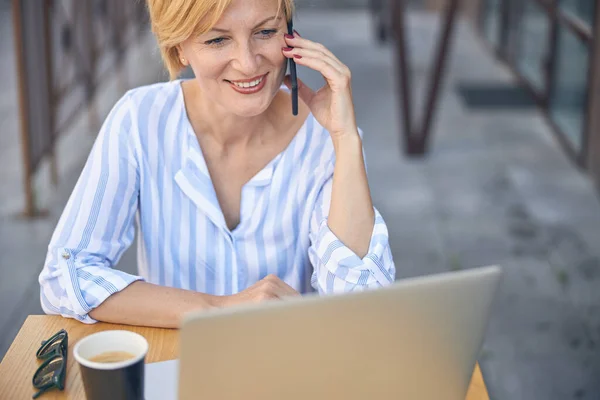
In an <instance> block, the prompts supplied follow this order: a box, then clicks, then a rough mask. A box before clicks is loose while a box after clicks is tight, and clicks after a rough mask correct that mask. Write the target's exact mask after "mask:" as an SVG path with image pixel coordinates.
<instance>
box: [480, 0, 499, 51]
mask: <svg viewBox="0 0 600 400" xmlns="http://www.w3.org/2000/svg"><path fill="white" fill-rule="evenodd" d="M500 6H501V1H500V0H486V2H485V12H484V15H483V29H484V32H485V37H486V38H487V40H488V41H489V42H490V43H492V45H493V46H494V47H495V48H498V47H499V46H500V18H501V17H500V15H501V7H500Z"/></svg>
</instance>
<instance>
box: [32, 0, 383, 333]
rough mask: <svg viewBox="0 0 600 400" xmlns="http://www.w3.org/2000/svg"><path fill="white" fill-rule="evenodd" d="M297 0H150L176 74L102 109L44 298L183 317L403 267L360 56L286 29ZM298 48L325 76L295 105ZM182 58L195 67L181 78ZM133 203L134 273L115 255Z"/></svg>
mask: <svg viewBox="0 0 600 400" xmlns="http://www.w3.org/2000/svg"><path fill="white" fill-rule="evenodd" d="M292 1H293V0H178V1H174V0H148V8H149V11H150V17H151V21H152V27H153V32H154V33H155V35H156V37H157V39H158V43H159V46H160V48H161V52H162V55H163V59H164V62H165V65H166V67H167V69H168V70H169V72H170V75H171V79H172V80H171V82H167V83H159V84H155V85H151V86H146V87H141V88H138V89H135V90H132V91H130V92H128V93H127V94H126V95H125V96H124V97H123V98H122V99H121V100H120V101H119V102H118V103H117V104H116V105H115V107H114V108H113V110H112V111H111V113H110V114H109V116H108V117H107V119H106V121H105V123H104V125H103V127H102V129H101V131H100V134H99V137H98V139H97V141H96V143H95V145H94V148H93V149H92V152H91V155H90V157H89V159H88V161H87V164H86V166H85V168H84V170H83V172H82V175H81V177H80V179H79V181H78V183H77V185H76V187H75V189H74V192H73V194H72V195H71V198H70V199H69V202H68V204H67V206H66V208H65V211H64V212H63V215H62V217H61V219H60V221H59V223H58V226H57V227H56V230H55V232H54V235H53V237H52V240H51V242H50V245H49V251H48V255H47V259H46V262H45V266H44V269H43V271H42V273H41V275H40V285H41V302H42V306H43V308H44V310H45V311H46V312H47V313H51V314H61V315H63V316H65V317H71V318H76V319H78V320H80V321H82V322H85V323H94V322H96V321H105V322H113V323H123V324H131V325H144V326H156V327H177V326H178V325H179V323H180V321H181V318H182V316H183V314H185V313H187V312H189V311H192V310H202V309H209V308H213V307H228V306H231V305H236V304H240V303H246V302H259V301H264V300H270V299H278V298H282V297H285V296H294V295H298V293H303V292H307V291H310V290H312V289H314V290H318V291H319V292H320V293H333V292H344V291H352V290H362V289H366V288H371V287H378V286H382V285H386V284H389V283H390V282H392V281H393V279H394V275H395V267H394V263H393V261H392V256H391V252H390V249H389V246H388V233H387V228H386V226H385V223H384V221H383V219H382V218H381V216H380V215H379V213H378V212H377V210H376V209H374V207H373V205H372V202H371V196H370V193H369V187H368V182H367V176H366V172H365V165H364V160H363V154H362V142H361V136H360V134H359V129H358V127H357V126H356V121H355V116H354V109H353V103H352V92H351V87H350V71H349V70H348V68H347V67H346V66H345V65H344V64H342V63H341V62H340V61H339V60H338V59H337V58H336V57H335V56H334V55H333V54H332V53H331V52H330V51H329V50H327V49H326V48H325V47H323V46H322V45H320V44H318V43H315V42H313V41H311V40H308V39H305V38H302V37H300V35H298V34H297V33H296V34H294V35H293V36H290V35H284V34H285V33H286V22H287V18H289V16H290V15H292V11H293V4H292ZM290 57H294V59H295V61H296V63H297V64H299V65H304V66H306V67H309V68H312V69H314V70H316V71H319V72H320V73H321V74H322V75H323V76H324V78H325V80H326V85H325V86H324V87H323V88H321V89H320V90H319V91H317V92H313V91H312V90H311V89H310V88H309V87H307V86H305V85H303V84H302V82H299V85H300V87H299V96H300V99H301V102H300V103H301V104H300V109H299V115H298V116H293V115H292V112H291V99H290V94H289V90H286V89H285V86H282V82H283V81H284V75H285V71H286V61H287V59H288V58H290ZM186 66H191V68H192V70H193V71H194V73H195V76H196V78H195V79H193V80H185V81H181V80H177V79H175V78H176V77H177V76H178V74H179V73H180V72H181V70H182V69H183V68H185V67H186ZM285 84H286V85H287V86H288V87H289V85H290V83H289V81H288V80H287V78H286V81H285ZM134 218H135V220H136V225H137V227H138V237H139V240H138V242H139V246H138V264H139V265H138V269H139V276H132V275H129V274H126V273H124V272H122V271H119V270H115V269H113V266H114V265H116V264H117V262H118V260H119V259H120V257H121V255H122V254H123V252H124V251H125V250H126V249H127V248H128V247H129V245H130V244H131V243H132V240H133V237H134V231H135V229H134Z"/></svg>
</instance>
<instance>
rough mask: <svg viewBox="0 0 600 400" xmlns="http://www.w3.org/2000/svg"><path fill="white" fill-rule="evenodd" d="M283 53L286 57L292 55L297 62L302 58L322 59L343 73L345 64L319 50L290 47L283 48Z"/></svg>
mask: <svg viewBox="0 0 600 400" xmlns="http://www.w3.org/2000/svg"><path fill="white" fill-rule="evenodd" d="M283 54H284V55H285V56H286V57H287V58H292V57H294V61H296V62H298V60H301V59H303V58H315V59H317V60H322V61H323V62H325V63H327V64H328V65H330V66H331V67H333V68H334V69H335V70H336V71H338V72H340V73H343V72H344V69H345V68H346V66H345V65H343V64H342V63H340V62H339V61H336V60H333V59H332V58H330V57H329V56H327V55H326V54H324V53H323V52H321V51H320V50H315V49H306V48H303V47H296V48H292V49H291V50H284V52H283Z"/></svg>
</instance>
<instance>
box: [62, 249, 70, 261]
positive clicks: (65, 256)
mask: <svg viewBox="0 0 600 400" xmlns="http://www.w3.org/2000/svg"><path fill="white" fill-rule="evenodd" d="M62 258H64V259H65V260H68V259H69V258H71V255H70V254H69V253H67V252H66V251H65V252H64V253H62Z"/></svg>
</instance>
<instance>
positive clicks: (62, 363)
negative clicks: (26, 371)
mask: <svg viewBox="0 0 600 400" xmlns="http://www.w3.org/2000/svg"><path fill="white" fill-rule="evenodd" d="M68 350H69V336H68V335H67V331H65V330H64V329H61V330H60V331H58V332H57V333H55V334H54V335H52V337H51V338H50V339H48V340H44V341H43V342H42V346H41V347H40V348H39V349H38V351H37V353H36V354H35V355H36V357H37V358H38V359H39V360H44V362H43V363H42V365H40V366H39V367H38V369H37V370H36V371H35V374H33V379H32V383H33V387H35V388H36V389H38V392H37V393H36V394H34V395H33V398H34V399H37V398H38V397H39V396H41V395H42V394H43V393H45V392H46V391H48V390H50V389H53V388H57V389H58V390H63V389H64V388H65V375H66V374H67V354H68Z"/></svg>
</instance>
